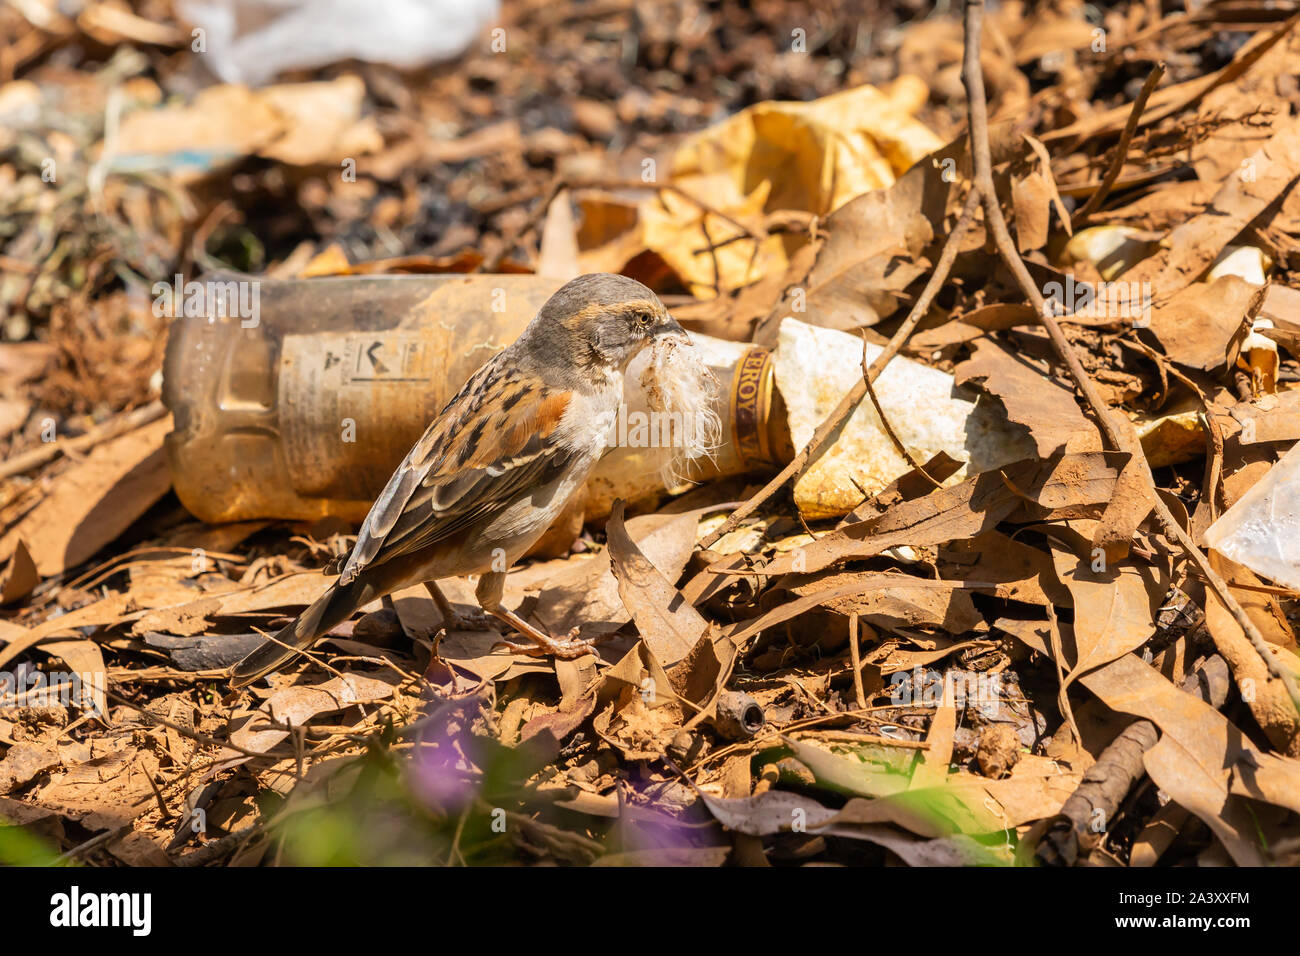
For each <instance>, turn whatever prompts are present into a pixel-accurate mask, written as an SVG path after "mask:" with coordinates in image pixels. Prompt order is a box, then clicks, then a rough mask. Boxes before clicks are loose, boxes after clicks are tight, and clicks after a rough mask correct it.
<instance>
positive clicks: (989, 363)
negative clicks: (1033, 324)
mask: <svg viewBox="0 0 1300 956" xmlns="http://www.w3.org/2000/svg"><path fill="white" fill-rule="evenodd" d="M953 377H954V380H955V381H956V383H957V384H958V385H966V384H971V385H977V386H978V387H979V388H981V389H983V390H984V391H986V392H988V393H989V394H990V395H992V396H993V397H994V398H996V399H997V400H998V401H1000V402H1001V403H1002V405H1003V407H1005V408H1006V410H1007V417H1008V418H1009V419H1010V420H1011V421H1013V422H1016V423H1017V424H1020V425H1024V426H1025V427H1026V428H1028V429H1029V434H1030V436H1031V437H1032V438H1033V439H1034V442H1035V444H1036V445H1037V446H1038V453H1039V454H1040V455H1041V456H1042V457H1044V458H1048V457H1050V456H1051V455H1054V454H1055V453H1056V452H1058V451H1061V450H1069V451H1075V452H1081V451H1098V450H1100V449H1101V447H1102V445H1101V436H1100V434H1098V432H1097V426H1095V425H1094V424H1093V423H1092V422H1091V421H1090V420H1089V419H1088V418H1086V417H1085V416H1084V414H1083V412H1082V411H1081V410H1080V408H1079V403H1078V402H1077V401H1075V398H1074V392H1073V390H1071V389H1067V388H1064V387H1062V386H1060V385H1058V384H1057V383H1056V382H1055V381H1053V380H1052V379H1051V378H1050V377H1049V376H1048V375H1047V374H1045V370H1044V369H1041V368H1038V367H1036V366H1035V365H1033V364H1031V363H1030V362H1029V361H1028V360H1026V359H1024V358H1022V357H1020V356H1016V355H1012V354H1011V353H1010V352H1008V351H1007V350H1006V349H1004V348H1002V346H1000V345H998V344H997V343H996V342H994V341H993V340H992V339H990V338H981V339H978V340H976V341H975V342H974V343H973V345H972V354H971V357H970V358H969V359H967V360H966V361H965V362H962V363H961V364H960V365H958V366H957V367H956V368H955V369H954V370H953Z"/></svg>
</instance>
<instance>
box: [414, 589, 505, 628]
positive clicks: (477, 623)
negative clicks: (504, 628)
mask: <svg viewBox="0 0 1300 956" xmlns="http://www.w3.org/2000/svg"><path fill="white" fill-rule="evenodd" d="M424 587H425V590H427V591H428V592H429V596H430V597H431V598H433V603H434V604H436V605H438V613H439V614H441V615H442V626H443V629H444V630H446V631H490V630H493V627H492V623H491V622H490V621H489V620H488V619H487V615H485V614H481V613H475V612H471V613H469V614H461V613H460V612H459V611H457V610H456V609H455V608H454V607H452V604H451V602H450V601H448V600H447V595H445V594H443V593H442V588H440V587H438V582H437V581H425V582H424Z"/></svg>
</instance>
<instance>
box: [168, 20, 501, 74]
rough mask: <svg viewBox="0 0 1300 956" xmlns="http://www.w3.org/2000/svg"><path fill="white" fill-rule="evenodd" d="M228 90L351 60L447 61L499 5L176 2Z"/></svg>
mask: <svg viewBox="0 0 1300 956" xmlns="http://www.w3.org/2000/svg"><path fill="white" fill-rule="evenodd" d="M177 9H178V11H179V12H180V14H181V16H182V17H183V18H184V19H185V20H187V21H189V22H190V23H192V24H194V25H195V26H196V27H199V28H201V29H203V30H204V31H205V32H206V36H204V47H205V50H204V53H203V55H204V57H205V62H207V63H208V65H209V66H211V68H212V70H213V72H214V73H216V74H217V76H219V77H220V78H221V79H222V80H224V81H226V82H227V83H247V84H250V85H254V86H257V85H261V84H263V83H267V82H269V81H270V80H271V79H273V78H274V77H275V76H276V75H277V74H280V73H283V72H284V71H286V70H302V69H311V68H313V67H319V66H325V65H327V64H330V63H337V62H339V61H340V60H348V59H357V60H364V61H365V62H367V63H387V64H388V65H390V66H395V67H398V68H400V69H415V68H417V67H420V66H424V65H426V64H428V63H435V62H437V61H439V60H449V59H451V58H453V57H455V56H457V55H459V54H460V53H461V52H462V51H464V50H465V48H466V47H468V46H469V45H470V43H471V42H473V40H474V38H475V37H476V36H477V35H478V34H479V32H480V31H481V30H482V29H483V28H484V27H486V26H488V25H489V24H491V23H492V22H494V21H495V20H496V18H497V15H498V14H499V13H500V10H501V5H500V2H499V0H366V2H360V0H181V2H180V3H178V4H177Z"/></svg>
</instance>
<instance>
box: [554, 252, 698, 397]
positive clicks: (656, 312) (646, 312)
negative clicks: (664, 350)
mask: <svg viewBox="0 0 1300 956" xmlns="http://www.w3.org/2000/svg"><path fill="white" fill-rule="evenodd" d="M529 331H530V333H532V334H533V335H534V336H536V337H537V338H538V339H539V340H540V341H541V342H544V343H547V344H548V345H551V346H553V347H554V348H556V349H558V350H559V354H558V355H557V356H556V357H557V358H559V357H563V358H564V359H567V360H569V361H571V362H573V363H574V364H576V365H579V366H598V367H603V368H605V369H611V370H617V371H620V372H621V371H624V370H626V369H627V365H628V363H629V362H630V361H632V359H633V358H634V357H635V356H636V355H637V353H638V352H640V351H641V350H642V349H643V348H645V347H646V346H647V345H650V344H651V343H653V342H654V341H655V340H656V339H659V338H661V337H671V336H678V337H680V338H681V339H682V341H683V342H685V341H686V332H685V331H684V330H683V329H682V327H681V326H680V325H678V324H677V320H676V319H674V318H673V317H672V316H671V315H670V314H669V312H668V310H667V309H666V308H665V307H664V304H663V303H662V302H660V301H659V297H658V296H657V295H655V294H654V293H653V292H651V291H650V290H649V289H647V288H646V287H645V286H643V285H642V284H641V283H640V282H637V281H636V280H635V279H629V278H627V277H626V276H619V275H612V274H610V273H607V272H598V273H593V274H591V275H585V276H579V277H578V278H576V279H573V280H571V281H569V282H567V283H565V284H564V285H563V286H561V287H560V289H559V290H558V291H557V292H556V293H555V294H554V295H552V296H551V297H550V299H548V300H547V302H546V304H545V305H544V306H542V309H541V311H540V312H538V313H537V318H536V319H534V320H533V326H532V327H531V328H530V329H529Z"/></svg>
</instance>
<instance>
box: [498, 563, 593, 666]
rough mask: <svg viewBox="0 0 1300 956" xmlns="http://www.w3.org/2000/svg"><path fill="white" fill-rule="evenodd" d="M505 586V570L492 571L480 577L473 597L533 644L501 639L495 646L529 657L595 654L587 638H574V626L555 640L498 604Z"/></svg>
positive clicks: (575, 630) (567, 658) (575, 631)
mask: <svg viewBox="0 0 1300 956" xmlns="http://www.w3.org/2000/svg"><path fill="white" fill-rule="evenodd" d="M505 586H506V575H505V572H504V571H492V572H489V573H488V574H484V575H483V576H482V577H480V578H479V580H478V587H477V588H475V590H474V596H475V597H477V598H478V603H479V604H480V605H482V607H483V610H485V611H487V612H488V613H489V614H491V615H492V616H493V617H495V618H498V619H500V620H502V621H505V622H506V623H507V624H509V625H510V626H511V627H512V628H514V629H515V630H516V631H518V632H519V633H520V634H522V635H524V636H525V637H526V638H528V639H529V640H530V641H532V642H533V643H532V644H517V643H515V642H513V641H502V642H501V643H500V644H497V645H496V646H497V647H508V648H510V649H511V650H512V651H515V652H516V653H518V654H527V655H528V656H529V657H546V656H550V657H558V658H560V659H561V660H572V659H573V658H575V657H582V656H583V655H584V654H595V653H596V649H595V648H594V647H592V646H591V642H590V641H580V640H577V639H576V635H577V633H578V629H577V628H576V627H575V628H574V629H573V630H572V631H570V632H569V636H568V638H567V639H566V640H563V641H557V640H556V639H555V638H553V637H551V636H550V635H549V634H546V633H545V632H543V631H539V630H538V629H537V628H535V627H533V626H532V625H531V624H529V623H528V622H527V621H525V620H524V619H523V618H521V617H520V616H519V615H518V614H515V613H514V612H513V611H508V610H506V608H505V606H504V605H503V604H502V603H501V595H502V593H503V592H504V591H505Z"/></svg>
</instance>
